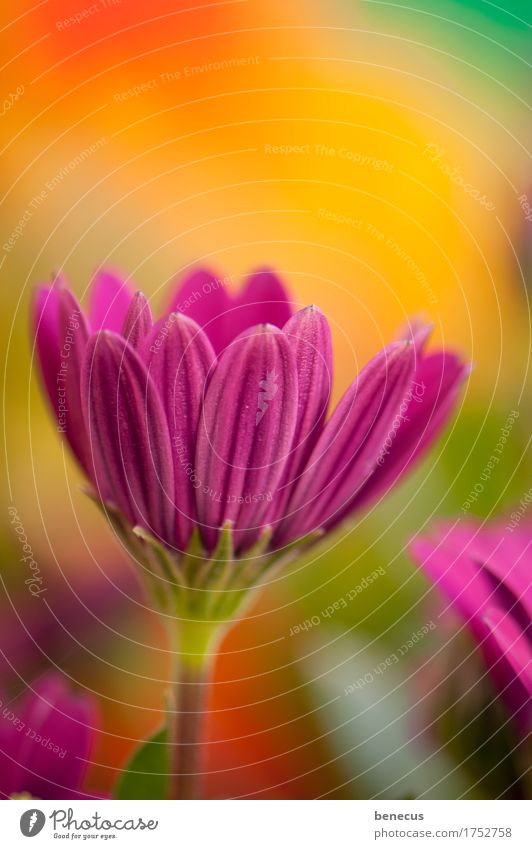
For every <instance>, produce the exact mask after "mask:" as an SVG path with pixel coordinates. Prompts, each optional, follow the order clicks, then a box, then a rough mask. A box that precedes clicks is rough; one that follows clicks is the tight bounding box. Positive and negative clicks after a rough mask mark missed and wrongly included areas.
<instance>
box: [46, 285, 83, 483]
mask: <svg viewBox="0 0 532 849" xmlns="http://www.w3.org/2000/svg"><path fill="white" fill-rule="evenodd" d="M34 324H35V338H36V349H37V354H38V360H39V365H40V368H41V372H42V375H43V380H44V384H45V386H46V390H47V393H48V398H49V400H50V404H51V406H52V409H53V411H54V414H55V416H56V419H57V423H58V431H59V432H60V433H62V434H64V436H65V437H66V439H67V441H68V443H69V445H70V447H71V449H72V451H73V452H74V455H75V457H76V458H77V460H78V461H79V463H80V464H81V466H82V467H83V468H84V469H85V471H86V472H87V473H89V472H90V459H89V446H88V442H87V434H86V430H85V424H84V419H83V413H82V409H81V398H80V379H81V365H82V362H83V359H84V356H85V349H86V346H87V341H88V338H89V328H88V325H87V322H86V320H85V316H84V315H83V312H82V309H81V307H80V305H79V303H78V301H77V300H76V298H75V296H74V295H73V294H72V292H71V291H70V290H69V289H67V288H66V287H64V286H57V287H54V288H41V289H38V290H37V292H36V296H35V301H34Z"/></svg>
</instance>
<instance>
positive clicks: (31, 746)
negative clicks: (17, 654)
mask: <svg viewBox="0 0 532 849" xmlns="http://www.w3.org/2000/svg"><path fill="white" fill-rule="evenodd" d="M0 706H1V711H0V794H1V795H2V796H4V797H6V798H8V797H9V796H13V795H15V794H17V795H18V794H22V793H23V794H28V795H30V796H33V797H34V798H37V799H86V798H91V795H90V794H85V793H83V791H82V789H81V788H82V784H83V779H84V777H85V772H86V767H87V758H88V756H89V752H90V748H91V745H92V741H93V737H94V730H93V729H94V725H95V718H94V709H93V706H92V702H91V700H90V699H89V698H88V697H87V696H85V695H74V694H73V693H71V692H69V690H68V686H67V684H66V681H65V680H64V679H63V678H62V677H61V676H60V675H57V674H56V673H47V674H46V675H45V676H43V677H42V678H41V679H40V680H39V682H38V683H34V684H33V685H32V689H31V690H29V691H28V693H27V694H26V695H25V696H23V697H19V698H16V699H12V700H10V699H8V698H6V697H0Z"/></svg>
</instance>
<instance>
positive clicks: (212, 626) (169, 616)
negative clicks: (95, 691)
mask: <svg viewBox="0 0 532 849" xmlns="http://www.w3.org/2000/svg"><path fill="white" fill-rule="evenodd" d="M227 283H228V281H227V279H220V278H216V277H214V275H212V274H210V273H209V272H207V271H196V272H194V273H193V274H191V275H189V276H187V277H186V279H185V280H184V282H182V283H181V284H180V286H179V287H178V288H177V291H176V292H175V293H174V295H173V297H172V299H171V302H170V306H169V309H168V311H167V312H166V313H165V314H164V315H163V317H162V318H160V319H159V320H158V321H156V322H155V323H154V321H153V318H152V314H151V311H150V307H149V304H148V302H147V300H146V298H145V297H144V295H142V294H141V293H137V294H136V295H133V293H132V292H131V291H130V289H129V288H128V286H127V285H126V283H125V282H124V281H123V280H121V279H120V278H119V277H117V276H116V275H113V274H111V273H109V272H101V273H100V274H98V275H97V277H96V279H95V281H94V283H93V285H92V290H91V295H90V305H89V310H88V314H87V315H85V314H84V313H83V311H82V309H81V307H80V306H79V304H78V302H77V301H76V299H75V298H74V296H73V294H72V293H71V292H70V291H69V289H68V288H67V287H66V286H65V285H64V283H62V281H61V280H57V281H56V282H55V284H54V285H53V286H52V287H41V288H40V289H38V291H37V294H36V299H35V303H34V310H33V320H34V332H35V346H36V351H37V358H38V361H39V364H40V368H41V372H42V377H43V380H44V384H45V387H46V390H47V393H48V397H49V399H50V402H51V404H52V407H53V410H54V412H55V414H56V417H57V422H58V429H59V430H60V431H61V432H62V433H63V434H64V435H65V437H66V439H67V440H68V442H69V444H70V446H71V448H72V451H73V452H74V454H75V456H76V457H77V459H78V462H79V463H80V465H81V467H82V468H83V470H84V472H85V474H86V476H87V478H88V479H89V481H90V484H91V490H92V496H93V498H94V499H95V500H96V502H97V503H98V504H99V505H100V506H101V507H102V508H103V509H104V511H105V513H106V514H107V516H108V517H109V519H110V520H111V522H112V523H113V526H114V528H115V530H116V532H117V533H118V534H119V536H120V538H121V539H122V541H123V542H124V544H125V546H126V547H127V548H128V549H129V551H130V553H131V554H132V556H133V558H134V559H135V560H136V562H137V563H138V564H139V565H140V567H141V568H142V569H143V571H144V576H145V578H146V580H147V581H148V583H149V586H150V588H151V590H152V593H153V595H154V597H155V599H156V601H157V603H158V605H159V606H160V608H161V611H162V613H163V614H164V616H165V619H166V621H167V622H168V624H169V625H170V627H171V628H174V627H175V620H176V619H177V620H178V621H179V631H180V651H179V652H178V653H177V659H178V661H179V667H178V671H177V673H176V674H177V677H176V682H177V685H176V690H175V693H174V694H173V702H171V704H173V706H174V710H173V712H172V711H171V710H170V708H169V709H168V712H167V715H168V717H169V720H170V719H172V721H171V722H170V721H169V728H168V729H167V730H168V736H167V739H168V745H169V748H170V753H169V755H170V756H169V763H170V764H171V765H172V767H171V771H170V775H169V778H170V789H169V795H170V798H196V797H197V796H198V795H199V793H200V791H199V789H198V786H197V782H198V781H199V775H200V774H201V766H200V764H199V761H198V758H199V756H200V753H201V749H200V746H199V740H200V737H201V735H200V724H199V719H198V717H200V716H201V714H202V712H203V710H204V699H205V684H206V682H207V680H208V672H207V665H208V663H207V661H208V659H209V657H210V656H211V647H212V643H213V641H214V639H215V638H219V636H220V633H221V631H222V629H223V628H224V627H225V626H226V625H227V623H228V622H229V620H230V619H231V618H232V617H233V616H235V615H236V614H237V613H238V612H239V611H241V609H242V605H243V604H244V603H245V601H246V600H247V599H248V598H249V593H250V591H251V590H252V589H254V588H256V587H257V586H258V585H259V584H260V583H261V581H262V580H263V579H264V576H265V574H266V573H267V572H268V573H270V570H271V569H272V568H273V567H276V568H278V567H279V565H280V564H281V562H284V561H285V560H286V559H288V558H293V557H295V556H297V554H298V553H299V552H300V551H301V550H302V549H303V548H305V547H306V546H308V545H310V544H311V543H312V542H313V541H314V540H316V539H317V538H318V537H319V536H320V535H322V534H323V533H324V532H327V531H330V530H332V529H333V528H335V527H336V526H337V525H338V524H339V523H340V522H341V521H342V520H343V519H345V518H346V517H348V516H349V515H351V514H352V513H353V512H354V511H355V510H357V509H359V508H360V507H362V506H363V505H367V504H369V503H370V502H371V501H373V500H375V499H376V498H377V497H378V496H379V495H380V494H381V493H383V492H384V491H385V490H386V489H388V488H389V487H390V486H392V485H393V484H394V483H395V482H396V481H397V480H399V478H400V477H401V476H402V475H403V474H404V473H405V472H406V471H407V470H408V469H409V468H411V467H412V464H413V463H414V462H415V461H416V460H417V459H418V458H419V457H420V456H421V455H422V453H423V452H424V451H425V450H426V448H427V447H428V445H429V444H430V443H431V442H432V441H433V439H434V438H435V437H436V435H437V434H438V433H439V431H440V430H441V428H442V426H443V425H444V423H445V421H446V420H447V418H448V416H449V414H450V412H451V409H452V407H453V403H454V401H455V399H456V395H457V391H458V389H459V386H460V385H461V383H462V381H463V380H464V377H465V375H466V374H467V369H466V368H465V367H464V365H463V364H462V363H461V362H460V361H459V359H458V357H456V355H454V354H451V353H445V352H443V351H439V352H437V353H434V354H428V355H427V354H425V351H424V347H425V343H426V340H427V336H428V328H418V329H416V330H415V332H414V331H412V330H411V331H409V333H408V339H406V340H405V339H402V340H401V341H399V342H394V343H392V344H391V345H389V346H388V347H386V348H384V349H383V350H382V351H380V353H378V354H377V355H376V356H375V357H374V358H373V359H372V360H371V361H370V362H369V363H368V365H367V366H366V367H365V368H364V369H363V370H362V371H361V372H360V374H359V375H358V376H357V377H356V378H355V380H354V381H353V383H352V384H351V386H349V388H348V389H347V391H346V392H345V394H344V396H343V398H342V399H341V400H340V402H339V404H338V405H337V407H336V409H335V410H334V411H333V413H332V414H331V415H330V417H329V418H327V409H328V405H329V397H330V392H331V383H332V352H331V335H330V330H329V326H328V323H327V320H326V318H325V316H324V315H323V313H322V312H321V311H320V310H319V309H318V308H317V307H307V308H306V309H303V310H300V311H299V312H295V313H294V312H293V310H292V306H291V303H290V300H289V298H288V295H287V293H286V291H285V289H284V287H283V285H282V284H281V282H280V281H279V280H278V278H277V277H276V276H275V275H274V274H272V273H271V272H269V271H260V272H257V273H256V274H253V275H251V276H250V278H249V280H248V282H247V285H246V286H245V287H244V288H243V290H242V291H241V292H240V294H237V295H233V294H231V291H230V289H229V287H228V285H227Z"/></svg>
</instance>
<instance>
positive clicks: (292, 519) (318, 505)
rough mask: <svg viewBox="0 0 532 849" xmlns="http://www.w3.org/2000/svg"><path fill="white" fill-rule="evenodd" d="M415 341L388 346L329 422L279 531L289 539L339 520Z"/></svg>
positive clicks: (391, 413)
mask: <svg viewBox="0 0 532 849" xmlns="http://www.w3.org/2000/svg"><path fill="white" fill-rule="evenodd" d="M413 362H414V346H413V345H412V344H411V343H409V342H399V343H394V344H393V345H390V346H389V347H388V348H384V349H383V350H382V351H381V352H380V353H379V354H377V356H375V357H374V358H373V359H372V360H371V361H370V362H369V363H368V365H367V366H366V367H365V368H364V369H363V370H362V372H361V373H360V374H359V375H358V377H357V378H356V380H355V381H354V382H353V383H352V384H351V386H350V387H349V389H348V390H347V391H346V393H345V394H344V396H343V398H342V399H341V401H340V403H339V404H338V406H337V407H336V409H335V410H334V412H333V414H332V416H331V418H330V419H329V421H328V422H327V424H326V425H325V428H324V429H323V432H322V435H321V437H320V439H319V440H318V442H317V443H316V445H315V447H314V450H313V452H312V454H311V455H310V457H309V460H308V462H307V464H306V467H305V469H304V471H303V473H302V474H301V476H300V478H299V480H298V482H297V484H296V486H295V489H294V492H293V494H292V497H291V499H290V501H289V503H288V505H287V508H286V518H285V519H284V521H283V522H282V524H281V526H280V528H279V529H278V530H277V531H276V534H275V537H274V542H275V544H282V545H284V544H285V543H286V542H289V541H290V540H293V539H296V538H298V537H300V536H303V535H304V534H306V533H308V532H309V531H311V530H314V529H318V528H320V527H327V528H330V527H332V526H334V525H335V524H336V523H337V521H338V517H339V515H341V514H342V512H343V510H344V508H345V506H346V504H348V503H349V502H350V501H352V499H353V497H354V495H355V494H356V493H357V492H358V491H359V489H360V487H361V486H362V485H363V483H364V482H365V480H367V478H368V476H369V474H371V471H372V469H373V467H374V465H375V463H376V461H377V457H378V455H379V452H380V450H381V448H382V445H383V443H384V441H385V439H386V437H387V434H388V433H389V432H390V430H391V428H392V426H393V422H394V418H395V416H396V414H397V411H398V409H399V406H400V404H401V399H402V398H403V397H404V394H405V392H406V390H407V388H408V386H409V384H410V381H411V379H412V371H413Z"/></svg>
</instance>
